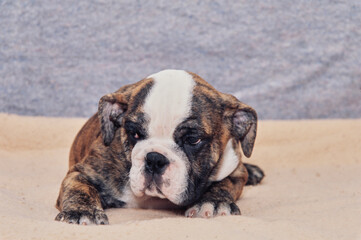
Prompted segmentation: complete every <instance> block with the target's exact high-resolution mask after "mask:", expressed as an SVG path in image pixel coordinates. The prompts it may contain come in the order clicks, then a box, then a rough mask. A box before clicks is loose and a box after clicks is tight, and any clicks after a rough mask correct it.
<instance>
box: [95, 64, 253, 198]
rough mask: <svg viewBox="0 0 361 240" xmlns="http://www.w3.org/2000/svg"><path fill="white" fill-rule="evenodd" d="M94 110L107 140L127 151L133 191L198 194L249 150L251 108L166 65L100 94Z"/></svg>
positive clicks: (175, 195) (156, 194) (170, 195)
mask: <svg viewBox="0 0 361 240" xmlns="http://www.w3.org/2000/svg"><path fill="white" fill-rule="evenodd" d="M98 113H99V118H100V121H101V129H102V134H103V140H104V144H105V145H112V147H113V148H114V147H115V148H117V147H119V148H123V149H124V153H125V154H126V155H127V156H128V157H129V159H131V162H132V167H131V170H130V174H129V178H130V186H131V189H132V191H133V193H134V194H135V195H136V196H139V197H141V196H144V195H148V196H154V197H160V198H167V199H169V200H170V201H171V202H173V203H174V204H177V205H187V204H190V203H191V202H193V201H195V200H196V199H198V198H199V197H200V195H201V194H202V193H203V192H204V190H205V188H206V187H207V186H208V185H209V184H210V183H211V182H212V181H220V180H222V179H224V178H225V177H227V176H228V175H230V174H231V173H232V172H233V171H234V170H235V169H236V168H237V166H238V165H239V163H240V159H241V149H242V151H243V153H244V155H246V156H247V157H250V156H251V153H252V149H253V145H254V141H255V137H256V129H257V115H256V112H255V111H254V110H253V109H252V108H251V107H249V106H247V105H245V104H243V103H241V102H240V101H238V100H237V99H236V98H235V97H233V96H231V95H228V94H223V93H220V92H218V91H217V90H215V89H214V88H213V87H212V86H211V85H209V84H208V83H207V82H206V81H204V80H203V79H201V78H200V77H199V76H197V75H195V74H193V73H189V72H185V71H181V70H165V71H162V72H159V73H157V74H154V75H151V76H149V77H148V78H146V79H144V80H142V81H140V82H138V83H135V84H133V85H128V86H125V87H123V88H121V89H119V90H118V91H117V92H115V93H113V94H108V95H106V96H104V97H103V98H102V99H101V100H100V103H99V111H98Z"/></svg>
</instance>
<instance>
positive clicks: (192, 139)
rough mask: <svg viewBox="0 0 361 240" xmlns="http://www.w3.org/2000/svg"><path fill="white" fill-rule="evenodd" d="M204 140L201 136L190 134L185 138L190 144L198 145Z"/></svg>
mask: <svg viewBox="0 0 361 240" xmlns="http://www.w3.org/2000/svg"><path fill="white" fill-rule="evenodd" d="M201 141H202V140H201V139H200V138H199V137H194V136H189V137H187V138H186V139H185V142H186V143H187V144H189V145H193V146H196V145H198V144H199V143H200V142H201Z"/></svg>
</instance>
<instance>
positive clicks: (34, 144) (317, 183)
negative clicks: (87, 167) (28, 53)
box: [0, 114, 361, 240]
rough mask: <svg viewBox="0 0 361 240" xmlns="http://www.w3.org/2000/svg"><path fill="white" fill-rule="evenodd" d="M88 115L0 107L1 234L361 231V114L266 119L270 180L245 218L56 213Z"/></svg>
mask: <svg viewBox="0 0 361 240" xmlns="http://www.w3.org/2000/svg"><path fill="white" fill-rule="evenodd" d="M84 122H85V119H59V118H42V117H20V116H15V115H6V114H0V239H47V240H48V239H137V240H139V239H167V240H169V239H197V240H201V239H207V240H209V239H361V120H316V121H261V122H260V123H259V131H258V137H257V141H256V146H255V149H254V152H253V155H252V157H251V158H250V159H244V160H245V161H246V162H249V163H253V164H257V165H259V166H260V167H262V168H263V169H264V171H265V173H266V177H265V179H264V181H263V182H262V184H261V185H259V186H256V187H246V189H245V191H244V193H243V195H242V198H241V199H240V200H239V201H238V205H239V207H240V209H241V211H242V216H230V217H217V218H214V219H188V218H185V217H183V216H182V214H181V213H179V212H173V211H164V210H163V211H161V210H144V209H110V210H107V211H106V213H107V215H108V217H109V221H110V224H111V225H109V226H78V225H69V224H65V223H59V222H56V221H54V217H55V216H56V214H57V213H58V210H57V209H56V208H55V207H54V204H55V200H56V198H57V194H58V191H59V186H60V183H61V181H62V179H63V178H64V176H65V174H66V171H67V166H68V152H69V148H70V145H71V143H72V140H73V138H74V136H75V134H76V133H77V131H78V130H79V129H80V127H81V126H82V124H83V123H84Z"/></svg>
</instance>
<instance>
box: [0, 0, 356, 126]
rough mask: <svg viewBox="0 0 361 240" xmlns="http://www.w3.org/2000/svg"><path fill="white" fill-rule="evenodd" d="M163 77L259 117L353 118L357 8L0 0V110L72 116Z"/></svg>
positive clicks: (331, 2)
mask: <svg viewBox="0 0 361 240" xmlns="http://www.w3.org/2000/svg"><path fill="white" fill-rule="evenodd" d="M165 68H176V69H186V70H189V71H193V72H195V73H198V74H199V75H201V76H202V77H203V78H205V79H206V80H207V81H209V82H211V83H212V84H213V85H214V86H215V87H217V88H218V89H219V90H221V91H224V92H229V93H233V94H235V95H236V96H237V97H238V98H239V99H240V100H242V101H243V102H245V103H248V104H250V105H251V106H253V107H254V108H256V110H257V111H258V113H259V115H260V117H261V118H263V119H297V118H360V117H361V1H358V0H355V1H336V0H328V1H327V0H324V1H321V0H315V1H311V0H307V1H306V0H303V1H302V0H300V1H293V0H288V1H286V0H284V1H271V0H259V1H257V0H252V1H245V0H241V1H239V0H238V1H217V2H216V1H194V0H192V1H170V0H156V1H146V0H139V1H135V0H121V1H115V0H113V1H110V0H109V1H106V0H98V1H96V0H91V1H90V0H88V1H84V0H73V1H71V0H62V1H54V0H33V1H26V0H0V84H1V85H0V87H1V88H0V112H9V113H17V114H24V115H46V116H82V117H88V116H90V115H91V114H93V113H94V112H95V111H96V108H97V103H98V100H99V98H100V97H101V96H102V95H104V94H106V93H109V92H113V91H115V90H116V89H118V88H119V87H120V86H122V85H123V84H126V83H130V82H134V81H138V80H140V79H142V78H143V77H145V76H147V75H149V74H151V73H154V72H157V71H159V70H162V69H165Z"/></svg>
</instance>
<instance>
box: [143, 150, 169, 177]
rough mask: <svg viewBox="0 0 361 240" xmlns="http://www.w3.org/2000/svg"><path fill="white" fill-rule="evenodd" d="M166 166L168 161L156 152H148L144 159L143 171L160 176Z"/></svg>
mask: <svg viewBox="0 0 361 240" xmlns="http://www.w3.org/2000/svg"><path fill="white" fill-rule="evenodd" d="M168 164H169V161H168V159H167V158H166V157H165V156H164V155H162V154H160V153H157V152H150V153H148V154H147V156H146V157H145V171H146V172H148V173H151V174H162V173H163V172H164V170H165V169H166V168H167V166H168Z"/></svg>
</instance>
